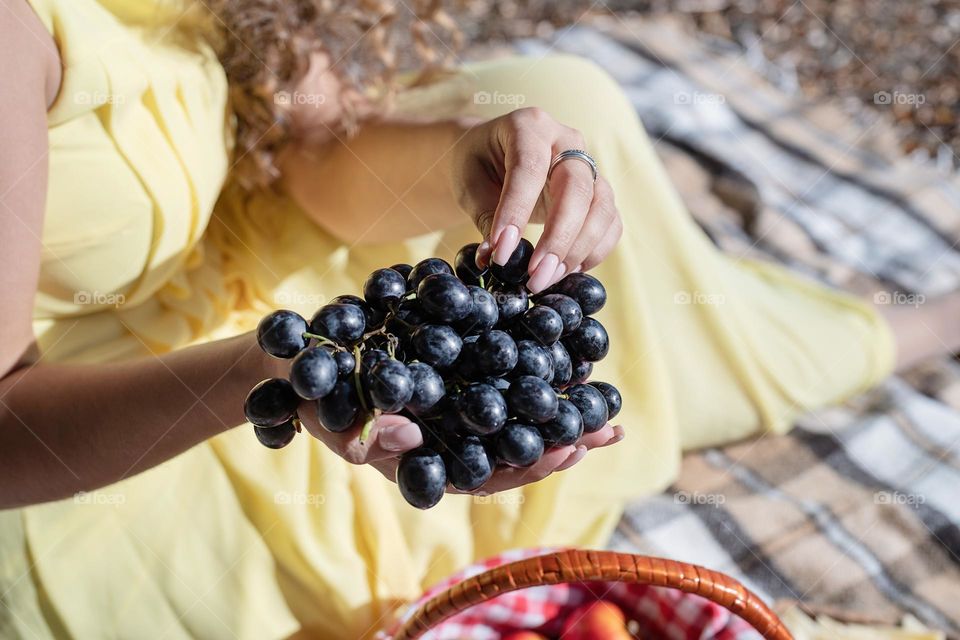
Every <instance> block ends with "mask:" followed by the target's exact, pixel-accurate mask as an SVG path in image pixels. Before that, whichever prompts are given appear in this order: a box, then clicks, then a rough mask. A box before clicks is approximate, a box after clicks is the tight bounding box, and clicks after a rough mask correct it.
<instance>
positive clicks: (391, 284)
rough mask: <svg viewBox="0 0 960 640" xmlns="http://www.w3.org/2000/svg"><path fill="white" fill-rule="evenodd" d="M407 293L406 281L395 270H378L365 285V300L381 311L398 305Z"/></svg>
mask: <svg viewBox="0 0 960 640" xmlns="http://www.w3.org/2000/svg"><path fill="white" fill-rule="evenodd" d="M406 292H407V281H406V279H405V278H404V277H403V276H402V275H400V274H399V273H397V272H396V271H394V270H393V269H377V270H376V271H374V272H373V273H371V274H370V277H369V278H367V281H366V282H364V283H363V298H364V300H366V301H367V304H369V305H370V306H371V307H373V308H374V309H379V310H381V311H386V310H387V309H389V308H390V307H391V306H392V305H394V304H396V303H398V302H399V301H400V298H402V297H403V294H405V293H406Z"/></svg>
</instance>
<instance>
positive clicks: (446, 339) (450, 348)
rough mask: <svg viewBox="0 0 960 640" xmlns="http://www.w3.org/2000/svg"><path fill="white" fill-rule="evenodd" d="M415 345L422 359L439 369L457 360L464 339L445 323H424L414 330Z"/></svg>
mask: <svg viewBox="0 0 960 640" xmlns="http://www.w3.org/2000/svg"><path fill="white" fill-rule="evenodd" d="M412 337H413V347H414V349H415V350H416V352H417V355H418V356H419V357H420V359H421V360H423V361H424V362H426V363H427V364H429V365H432V366H434V367H437V368H438V369H446V368H447V367H450V366H451V365H453V363H454V362H456V361H457V356H459V355H460V350H461V349H462V348H463V339H462V338H460V336H459V335H458V334H457V332H456V331H454V330H453V328H451V327H449V326H447V325H444V324H424V325H420V326H419V327H417V329H416V331H414V332H413V336H412Z"/></svg>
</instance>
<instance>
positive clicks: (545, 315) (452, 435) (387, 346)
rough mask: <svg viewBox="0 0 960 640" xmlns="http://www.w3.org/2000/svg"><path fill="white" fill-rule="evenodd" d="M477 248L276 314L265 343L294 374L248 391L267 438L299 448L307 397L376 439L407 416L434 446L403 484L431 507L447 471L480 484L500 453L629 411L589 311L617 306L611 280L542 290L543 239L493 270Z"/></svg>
mask: <svg viewBox="0 0 960 640" xmlns="http://www.w3.org/2000/svg"><path fill="white" fill-rule="evenodd" d="M478 249H479V245H478V244H476V243H472V244H468V245H466V246H464V247H462V248H461V249H460V251H459V252H457V255H456V259H455V260H454V267H451V265H450V264H449V263H448V262H446V261H444V260H442V259H440V258H427V259H425V260H421V261H420V262H418V263H417V264H415V265H413V266H411V265H409V264H405V263H398V264H395V265H393V266H392V267H390V268H388V269H377V270H376V271H374V272H373V273H371V274H370V276H369V277H368V278H367V280H366V282H365V283H364V286H363V297H359V296H356V295H351V294H346V295H340V296H337V297H335V298H333V299H332V300H331V301H330V304H327V305H324V306H322V307H321V308H320V309H319V310H317V312H316V313H315V314H314V316H313V318H312V319H311V320H310V322H307V321H305V320H304V319H303V317H301V316H299V315H298V314H296V313H294V312H293V311H286V310H279V311H275V312H273V313H271V314H269V315H267V316H266V317H264V318H263V319H262V320H261V322H260V324H259V325H258V328H257V341H258V343H259V344H260V346H261V348H262V349H263V350H264V351H265V352H266V353H268V354H269V355H271V356H273V357H277V358H288V359H291V360H292V362H291V364H290V369H289V375H288V376H287V379H281V378H277V379H271V380H265V381H263V382H261V383H260V384H258V385H257V386H256V387H254V388H253V389H252V390H251V391H250V393H249V395H248V396H247V399H246V401H245V403H244V411H245V414H246V416H247V419H248V420H250V422H252V423H253V424H254V426H255V433H256V437H257V439H258V440H259V441H260V442H261V443H263V444H264V445H265V446H268V447H271V448H281V447H284V446H286V445H288V444H289V443H290V442H291V441H292V440H293V438H294V435H295V434H296V433H297V431H298V429H299V428H300V423H299V422H297V419H296V415H297V409H298V407H299V406H300V405H301V403H302V402H304V401H311V402H314V403H315V404H314V406H315V408H316V412H317V419H318V421H319V422H320V424H321V425H322V426H323V428H324V429H326V430H328V431H331V432H335V433H345V434H347V435H346V437H348V438H354V437H356V434H360V437H365V433H366V432H365V431H361V427H364V425H366V427H369V426H370V424H371V422H370V420H372V418H373V417H375V416H376V415H379V414H380V413H381V412H382V413H393V414H398V415H402V416H404V417H405V418H407V419H408V420H410V421H411V422H413V423H415V424H416V425H417V426H418V428H419V429H420V433H421V434H422V436H423V445H422V446H421V447H419V448H418V449H416V450H414V451H411V452H407V453H405V454H403V455H402V456H400V458H399V462H398V466H397V476H396V479H397V484H398V485H399V489H400V492H401V494H402V495H403V497H404V499H405V500H406V501H407V502H409V503H410V504H411V505H413V506H415V507H418V508H421V509H428V508H430V507H432V506H434V505H435V504H437V502H439V500H440V499H441V498H442V496H443V493H444V492H445V490H446V487H447V483H448V482H449V483H450V485H452V486H453V487H454V488H456V489H458V490H460V491H475V490H477V489H479V488H481V487H483V486H484V484H485V483H486V482H487V481H488V480H489V479H490V477H491V476H492V475H493V474H494V473H495V468H496V467H497V465H498V464H503V465H509V466H514V467H526V466H529V465H532V464H534V463H536V462H537V460H539V459H540V458H541V456H542V455H543V453H544V450H545V449H546V448H548V447H563V446H570V445H574V444H576V443H577V442H579V440H580V438H581V437H582V436H583V434H584V433H593V432H596V431H597V430H599V429H600V428H601V427H602V426H603V425H604V424H606V423H607V421H608V420H610V419H612V418H613V417H614V416H616V415H617V414H618V413H619V412H620V409H621V405H622V398H621V397H620V392H619V391H618V390H617V389H616V387H614V386H613V385H610V384H608V383H605V382H589V379H590V376H591V375H592V374H593V369H594V363H595V362H598V361H600V360H601V359H602V358H603V357H605V356H606V355H607V353H608V352H609V349H610V340H609V336H608V335H607V332H606V330H605V329H604V327H603V325H602V324H600V322H598V321H597V320H596V319H594V318H593V317H591V315H590V314H593V313H596V312H597V311H599V310H600V309H601V308H602V307H603V306H604V304H605V303H606V295H607V294H606V290H605V289H604V287H603V285H602V284H601V283H600V282H599V281H598V280H597V279H596V278H594V277H593V276H589V275H586V274H582V273H575V274H571V275H568V276H567V277H565V278H564V279H562V280H561V281H560V282H558V283H556V284H554V285H553V286H551V287H549V288H548V289H547V290H546V291H545V292H543V293H540V294H536V295H533V294H529V292H528V291H527V289H526V288H525V286H524V285H525V283H526V282H527V279H528V274H527V271H528V267H529V261H530V257H531V255H532V254H533V245H532V244H531V243H530V242H528V241H527V240H521V241H520V243H519V245H518V247H517V249H516V250H515V251H514V252H513V254H512V255H511V256H510V259H509V260H508V261H507V264H506V265H502V266H500V265H491V266H490V267H489V268H481V267H478V266H477V264H476V257H477V251H478ZM531 302H532V304H531ZM311 340H313V342H311ZM313 433H314V434H316V432H313Z"/></svg>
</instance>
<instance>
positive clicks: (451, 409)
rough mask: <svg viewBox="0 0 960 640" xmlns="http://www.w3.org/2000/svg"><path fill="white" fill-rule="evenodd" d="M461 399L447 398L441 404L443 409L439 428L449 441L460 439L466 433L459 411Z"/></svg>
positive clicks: (453, 396) (438, 423) (457, 397)
mask: <svg viewBox="0 0 960 640" xmlns="http://www.w3.org/2000/svg"><path fill="white" fill-rule="evenodd" d="M459 398H460V396H459V395H452V396H446V397H444V399H443V400H442V401H441V402H440V404H441V405H442V409H441V413H440V420H439V421H438V422H437V426H438V428H439V431H440V433H441V434H442V435H443V436H444V437H445V438H448V439H449V438H457V437H460V435H462V434H463V433H465V432H466V427H465V426H464V424H463V418H461V417H460V412H459V411H458V410H457V400H459Z"/></svg>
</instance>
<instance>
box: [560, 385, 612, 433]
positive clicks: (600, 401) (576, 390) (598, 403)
mask: <svg viewBox="0 0 960 640" xmlns="http://www.w3.org/2000/svg"><path fill="white" fill-rule="evenodd" d="M567 398H568V399H569V400H570V402H572V403H573V405H574V406H575V407H576V408H577V409H578V410H579V411H580V415H581V416H582V417H583V431H584V433H593V432H594V431H599V430H600V428H601V427H602V426H603V425H605V424H607V420H608V419H609V416H608V414H607V401H606V400H605V399H604V397H603V394H602V393H600V392H599V391H597V389H595V388H594V387H591V386H590V385H588V384H577V385H574V386H572V387H570V388H569V389H567Z"/></svg>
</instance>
